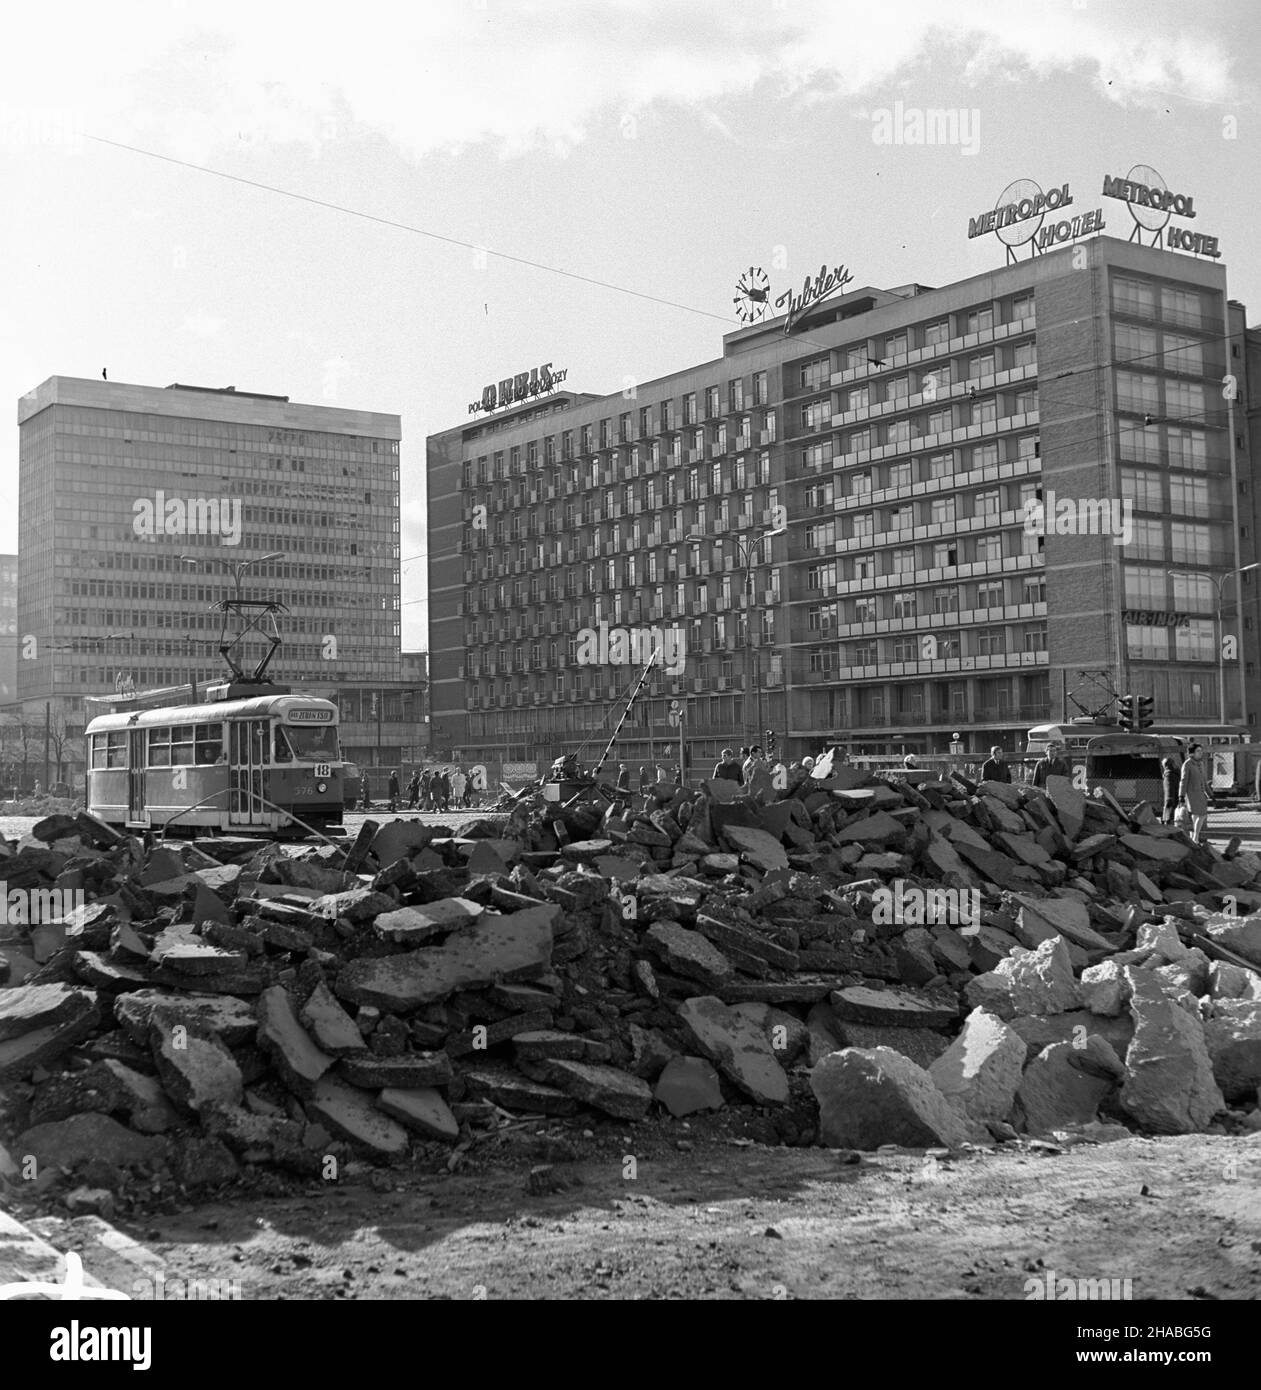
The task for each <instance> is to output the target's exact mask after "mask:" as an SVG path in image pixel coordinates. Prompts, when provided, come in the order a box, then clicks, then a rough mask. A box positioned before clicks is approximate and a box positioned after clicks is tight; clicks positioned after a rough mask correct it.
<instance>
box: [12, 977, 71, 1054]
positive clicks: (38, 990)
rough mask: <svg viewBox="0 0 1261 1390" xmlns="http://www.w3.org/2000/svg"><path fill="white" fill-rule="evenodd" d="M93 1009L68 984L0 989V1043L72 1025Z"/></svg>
mask: <svg viewBox="0 0 1261 1390" xmlns="http://www.w3.org/2000/svg"><path fill="white" fill-rule="evenodd" d="M94 1008H95V1001H94V1000H93V998H92V995H91V994H90V993H89V992H88V991H87V990H85V989H78V988H76V987H75V986H74V985H69V984H44V985H19V986H18V987H17V988H16V989H0V1042H3V1041H5V1040H6V1039H8V1038H16V1037H20V1036H21V1035H22V1034H23V1033H30V1032H34V1030H35V1029H37V1028H51V1027H56V1026H58V1025H60V1024H63V1023H73V1022H74V1021H75V1020H76V1019H80V1018H82V1017H84V1015H85V1014H88V1013H90V1012H92V1010H93V1009H94Z"/></svg>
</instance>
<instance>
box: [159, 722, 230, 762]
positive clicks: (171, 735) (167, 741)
mask: <svg viewBox="0 0 1261 1390" xmlns="http://www.w3.org/2000/svg"><path fill="white" fill-rule="evenodd" d="M222 752H223V726H222V725H221V724H176V725H175V726H174V727H173V728H169V729H150V730H149V766H150V767H192V765H193V763H194V762H196V763H199V764H201V765H203V766H204V765H206V764H207V763H213V762H217V761H218V759H219V756H220V754H221V753H222Z"/></svg>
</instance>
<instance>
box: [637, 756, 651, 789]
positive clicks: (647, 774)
mask: <svg viewBox="0 0 1261 1390" xmlns="http://www.w3.org/2000/svg"><path fill="white" fill-rule="evenodd" d="M651 786H652V769H651V768H650V767H649V766H648V764H647V763H641V764H640V765H639V794H640V796H645V795H646V794H647V792H648V788H649V787H651Z"/></svg>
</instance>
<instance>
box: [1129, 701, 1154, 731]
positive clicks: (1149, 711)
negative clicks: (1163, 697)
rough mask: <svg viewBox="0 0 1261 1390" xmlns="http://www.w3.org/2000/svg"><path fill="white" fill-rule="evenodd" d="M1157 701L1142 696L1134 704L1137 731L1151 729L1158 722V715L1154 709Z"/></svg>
mask: <svg viewBox="0 0 1261 1390" xmlns="http://www.w3.org/2000/svg"><path fill="white" fill-rule="evenodd" d="M1155 703H1156V702H1155V701H1154V700H1153V699H1152V697H1151V696H1150V695H1140V696H1139V697H1138V699H1137V700H1136V701H1135V702H1134V727H1135V729H1139V730H1142V729H1150V728H1151V726H1152V725H1153V724H1154V723H1155V722H1156V715H1155V711H1154V709H1153V706H1154V705H1155Z"/></svg>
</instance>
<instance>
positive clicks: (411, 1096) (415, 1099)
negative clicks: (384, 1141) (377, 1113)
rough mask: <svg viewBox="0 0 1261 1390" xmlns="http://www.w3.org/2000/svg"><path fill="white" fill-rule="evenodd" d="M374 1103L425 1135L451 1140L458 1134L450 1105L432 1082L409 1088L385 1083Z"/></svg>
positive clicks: (429, 1137)
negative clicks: (399, 1087) (390, 1085)
mask: <svg viewBox="0 0 1261 1390" xmlns="http://www.w3.org/2000/svg"><path fill="white" fill-rule="evenodd" d="M377 1106H378V1107H379V1108H380V1109H381V1110H383V1111H384V1112H385V1113H386V1114H387V1115H390V1116H392V1117H393V1118H394V1119H396V1120H398V1121H399V1122H400V1123H401V1124H403V1125H405V1126H406V1127H407V1128H408V1129H410V1130H412V1131H413V1133H416V1134H420V1135H423V1136H424V1137H425V1138H426V1139H441V1140H442V1141H443V1142H444V1143H450V1144H453V1143H455V1141H456V1140H457V1139H459V1137H460V1126H459V1125H458V1124H457V1123H456V1119H455V1116H454V1115H453V1114H452V1113H451V1107H450V1106H449V1105H448V1104H447V1103H446V1101H445V1100H444V1099H443V1097H442V1095H441V1093H440V1092H438V1091H436V1090H434V1089H433V1087H432V1086H425V1087H418V1088H415V1089H412V1090H400V1089H398V1088H397V1087H386V1089H385V1090H383V1091H382V1092H381V1094H380V1095H379V1096H378V1097H377Z"/></svg>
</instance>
